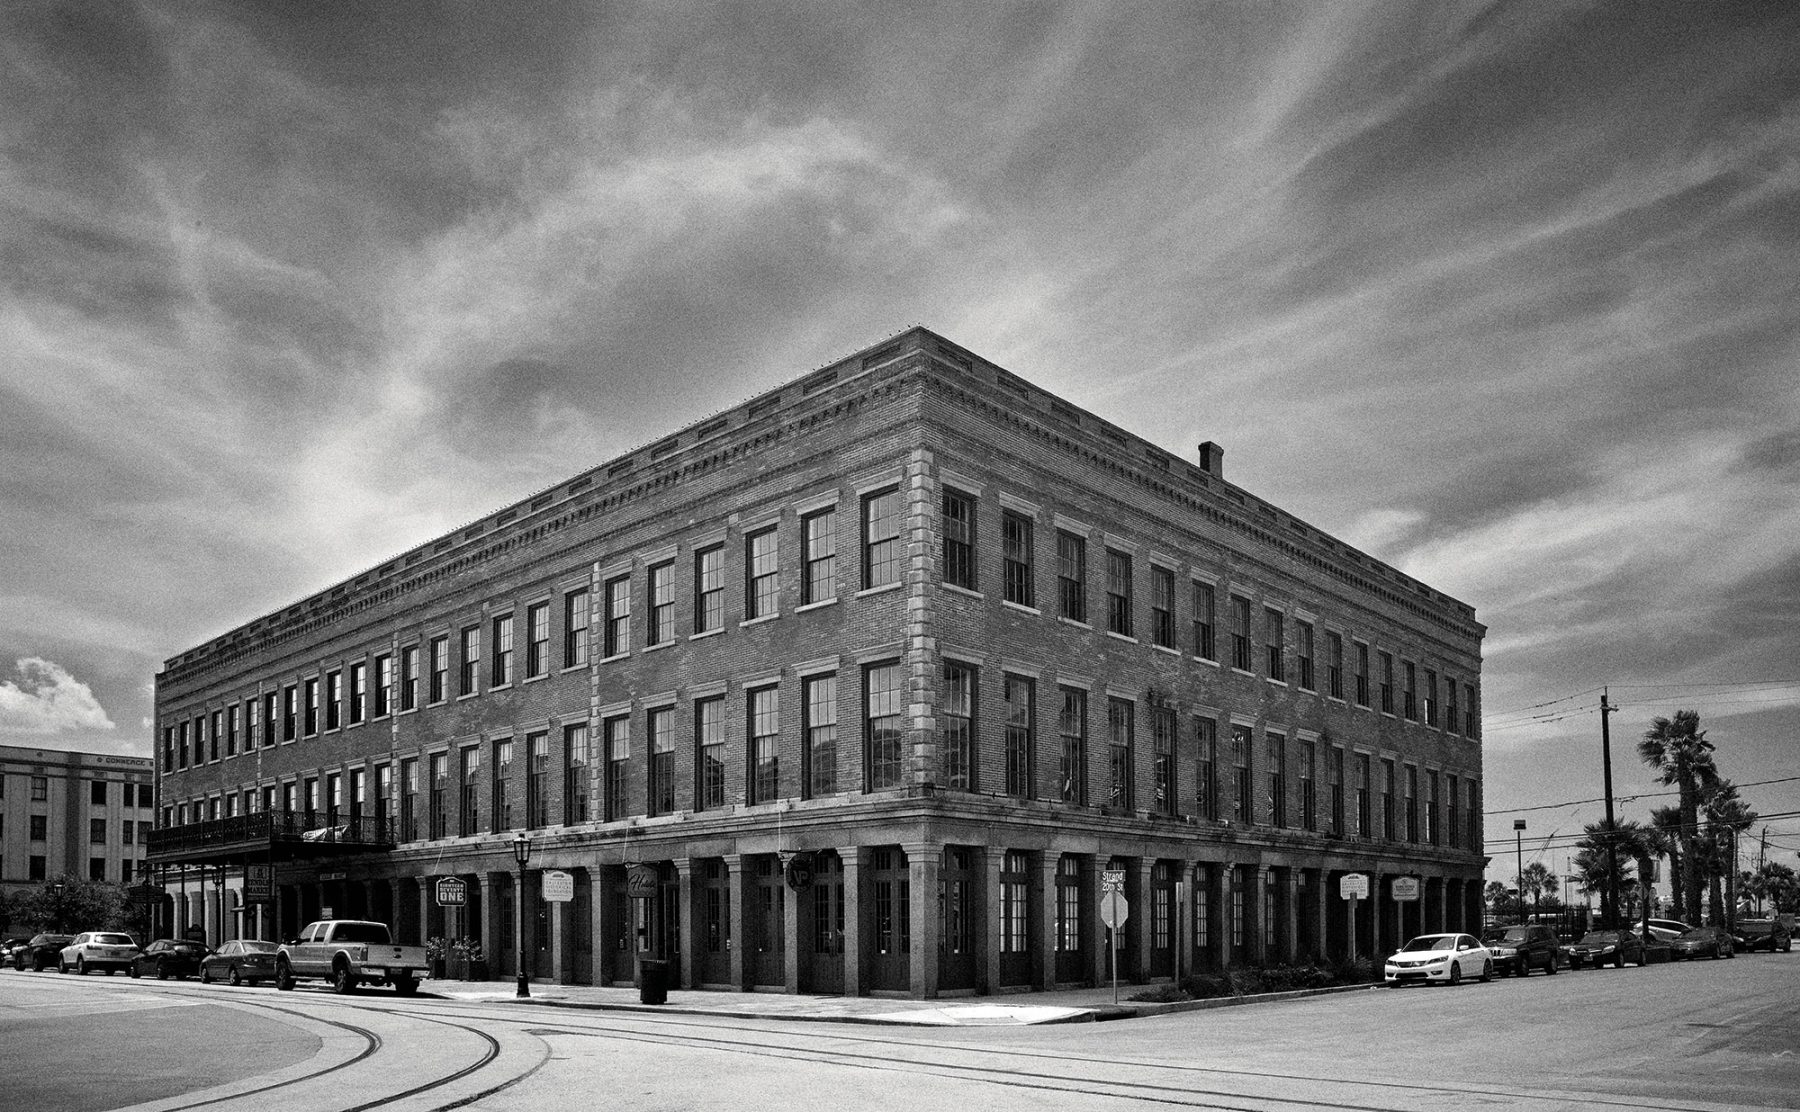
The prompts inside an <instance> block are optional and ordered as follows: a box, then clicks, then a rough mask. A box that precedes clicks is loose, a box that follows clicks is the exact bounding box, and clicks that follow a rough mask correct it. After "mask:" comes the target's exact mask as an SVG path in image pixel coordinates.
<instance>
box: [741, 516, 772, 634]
mask: <svg viewBox="0 0 1800 1112" xmlns="http://www.w3.org/2000/svg"><path fill="white" fill-rule="evenodd" d="M777 539H778V537H777V534H776V532H775V528H774V526H770V527H769V528H767V529H764V530H762V531H761V532H759V533H752V534H750V535H749V536H747V537H745V538H744V619H745V620H746V621H748V620H750V619H752V618H766V617H768V616H769V615H771V614H776V613H779V612H780V610H781V551H780V548H779V547H778V545H777Z"/></svg>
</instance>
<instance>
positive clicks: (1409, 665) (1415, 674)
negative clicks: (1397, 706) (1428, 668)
mask: <svg viewBox="0 0 1800 1112" xmlns="http://www.w3.org/2000/svg"><path fill="white" fill-rule="evenodd" d="M1400 667H1401V670H1402V672H1401V674H1402V675H1404V676H1405V677H1406V698H1405V701H1404V702H1403V703H1402V704H1401V711H1402V713H1403V714H1404V715H1405V716H1406V720H1407V721H1408V722H1417V721H1418V720H1419V669H1418V666H1417V665H1415V664H1414V663H1413V662H1412V661H1410V660H1403V661H1401V662H1400Z"/></svg>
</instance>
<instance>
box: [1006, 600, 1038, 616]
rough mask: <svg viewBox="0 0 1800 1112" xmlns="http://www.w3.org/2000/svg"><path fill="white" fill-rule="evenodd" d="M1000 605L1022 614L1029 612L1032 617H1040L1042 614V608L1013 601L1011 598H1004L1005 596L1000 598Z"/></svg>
mask: <svg viewBox="0 0 1800 1112" xmlns="http://www.w3.org/2000/svg"><path fill="white" fill-rule="evenodd" d="M1000 605H1001V606H1005V607H1008V608H1010V609H1013V610H1017V611H1019V612H1020V613H1022V614H1030V615H1032V616H1033V617H1038V618H1041V617H1043V615H1044V612H1043V611H1042V610H1039V609H1038V608H1037V607H1035V606H1026V605H1025V604H1024V603H1022V602H1014V601H1012V600H1011V599H1005V598H1003V599H1001V600H1000Z"/></svg>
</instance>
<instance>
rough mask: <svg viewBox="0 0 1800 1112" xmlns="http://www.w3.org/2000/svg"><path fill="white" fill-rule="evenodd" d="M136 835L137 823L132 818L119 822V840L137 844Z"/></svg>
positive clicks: (126, 843)
mask: <svg viewBox="0 0 1800 1112" xmlns="http://www.w3.org/2000/svg"><path fill="white" fill-rule="evenodd" d="M136 837H137V823H135V822H132V821H131V820H130V819H126V820H125V821H123V822H121V823H120V824H119V840H120V841H122V842H123V843H124V844H125V845H128V846H129V845H133V844H135V840H136Z"/></svg>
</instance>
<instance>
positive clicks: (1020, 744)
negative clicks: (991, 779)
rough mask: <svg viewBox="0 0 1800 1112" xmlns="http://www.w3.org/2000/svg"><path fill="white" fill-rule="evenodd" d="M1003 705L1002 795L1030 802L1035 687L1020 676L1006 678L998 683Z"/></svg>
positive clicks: (1031, 792)
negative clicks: (1004, 749) (1004, 755)
mask: <svg viewBox="0 0 1800 1112" xmlns="http://www.w3.org/2000/svg"><path fill="white" fill-rule="evenodd" d="M1001 686H1002V698H1003V699H1004V701H1005V703H1006V794H1007V795H1010V796H1012V797H1013V798H1015V799H1031V798H1034V797H1035V795H1036V793H1035V792H1033V791H1032V779H1033V776H1032V773H1033V771H1034V770H1033V768H1032V759H1031V758H1032V754H1033V753H1034V752H1035V751H1036V749H1037V746H1036V745H1035V744H1034V742H1033V734H1034V731H1035V729H1036V725H1035V724H1036V714H1035V705H1036V696H1037V689H1036V684H1034V683H1033V682H1032V681H1031V680H1029V679H1026V678H1025V677H1023V676H1010V675H1009V676H1006V677H1004V678H1003V679H1002V681H1001Z"/></svg>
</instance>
